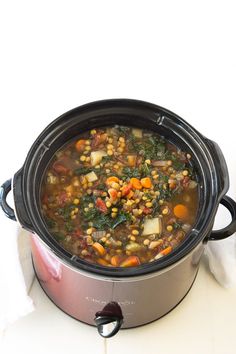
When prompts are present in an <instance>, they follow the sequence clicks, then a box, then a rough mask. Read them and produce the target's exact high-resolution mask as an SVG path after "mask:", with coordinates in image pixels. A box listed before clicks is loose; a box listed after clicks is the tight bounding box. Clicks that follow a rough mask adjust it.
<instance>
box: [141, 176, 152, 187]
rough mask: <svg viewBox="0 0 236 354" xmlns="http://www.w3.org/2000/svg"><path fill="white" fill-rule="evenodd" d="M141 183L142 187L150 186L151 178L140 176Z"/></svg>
mask: <svg viewBox="0 0 236 354" xmlns="http://www.w3.org/2000/svg"><path fill="white" fill-rule="evenodd" d="M141 185H142V186H143V187H144V188H151V186H152V181H151V178H149V177H145V178H142V179H141Z"/></svg>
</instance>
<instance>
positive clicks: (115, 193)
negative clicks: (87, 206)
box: [108, 188, 118, 201]
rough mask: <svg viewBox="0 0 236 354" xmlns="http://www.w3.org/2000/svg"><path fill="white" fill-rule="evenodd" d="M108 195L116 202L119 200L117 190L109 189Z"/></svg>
mask: <svg viewBox="0 0 236 354" xmlns="http://www.w3.org/2000/svg"><path fill="white" fill-rule="evenodd" d="M108 194H109V196H110V198H111V200H113V201H114V200H116V199H117V194H118V192H117V190H116V189H114V188H110V189H108Z"/></svg>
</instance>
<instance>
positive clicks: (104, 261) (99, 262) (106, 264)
mask: <svg viewBox="0 0 236 354" xmlns="http://www.w3.org/2000/svg"><path fill="white" fill-rule="evenodd" d="M97 263H98V264H100V265H103V266H108V265H109V263H108V262H107V261H106V260H105V259H103V258H98V259H97Z"/></svg>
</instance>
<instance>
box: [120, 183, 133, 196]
mask: <svg viewBox="0 0 236 354" xmlns="http://www.w3.org/2000/svg"><path fill="white" fill-rule="evenodd" d="M131 189H132V183H129V184H127V185H125V186H124V187H122V196H125V195H128V194H129V192H130V191H131Z"/></svg>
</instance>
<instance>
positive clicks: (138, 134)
mask: <svg viewBox="0 0 236 354" xmlns="http://www.w3.org/2000/svg"><path fill="white" fill-rule="evenodd" d="M132 134H133V136H135V138H142V137H143V132H142V129H138V128H132Z"/></svg>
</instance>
